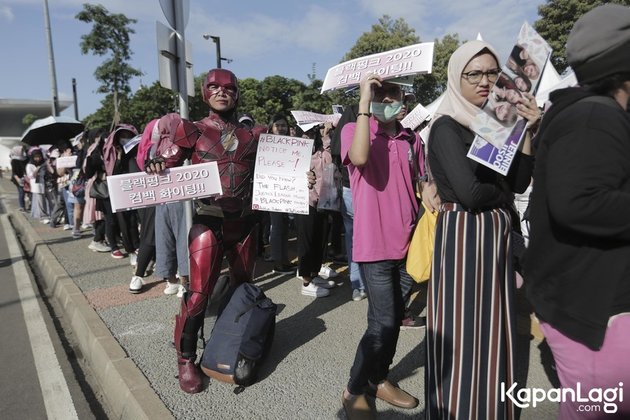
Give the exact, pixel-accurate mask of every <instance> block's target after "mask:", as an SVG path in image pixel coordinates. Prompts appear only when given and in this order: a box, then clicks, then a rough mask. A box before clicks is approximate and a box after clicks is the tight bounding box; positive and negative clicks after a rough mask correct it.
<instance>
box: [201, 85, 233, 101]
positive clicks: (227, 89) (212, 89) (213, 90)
mask: <svg viewBox="0 0 630 420" xmlns="http://www.w3.org/2000/svg"><path fill="white" fill-rule="evenodd" d="M206 89H208V92H209V93H210V96H214V95H218V94H219V92H220V91H223V92H224V93H225V94H226V95H228V96H231V97H232V98H234V97H236V88H235V87H234V86H219V85H215V84H210V85H208V86H206Z"/></svg>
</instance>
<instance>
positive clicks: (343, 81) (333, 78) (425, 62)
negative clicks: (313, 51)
mask: <svg viewBox="0 0 630 420" xmlns="http://www.w3.org/2000/svg"><path fill="white" fill-rule="evenodd" d="M433 45H434V43H433V42H423V43H420V44H415V45H410V46H408V47H403V48H398V49H395V50H391V51H386V52H383V53H378V54H372V55H368V56H365V57H362V58H355V59H354V60H349V61H346V62H345V63H341V64H337V65H336V66H334V67H331V68H330V69H328V71H327V72H326V77H325V78H324V84H323V85H322V90H321V93H324V92H327V91H329V90H334V89H340V88H345V87H349V86H355V85H358V84H359V82H360V81H361V79H362V78H363V76H365V75H366V74H377V75H379V76H380V77H381V78H382V79H383V80H386V79H394V78H398V77H402V76H411V75H416V74H422V73H431V69H432V67H433ZM411 83H412V84H413V80H411Z"/></svg>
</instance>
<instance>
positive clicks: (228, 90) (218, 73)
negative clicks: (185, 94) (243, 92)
mask: <svg viewBox="0 0 630 420" xmlns="http://www.w3.org/2000/svg"><path fill="white" fill-rule="evenodd" d="M221 91H223V92H224V93H225V94H226V95H227V96H230V97H231V98H232V99H234V101H235V102H236V101H238V94H239V91H238V84H237V80H236V76H235V75H234V73H232V72H231V71H229V70H225V69H214V70H210V71H209V72H208V75H207V76H206V80H205V81H204V83H203V86H202V87H201V94H202V96H203V100H204V102H206V103H207V102H208V100H209V99H210V98H211V97H212V96H214V95H218V94H219V93H220V92H221Z"/></svg>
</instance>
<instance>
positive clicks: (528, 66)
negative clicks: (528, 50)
mask: <svg viewBox="0 0 630 420" xmlns="http://www.w3.org/2000/svg"><path fill="white" fill-rule="evenodd" d="M523 73H525V76H527V77H529V80H535V79H538V76H540V68H538V65H537V64H536V63H534V62H533V61H531V60H530V61H527V63H525V65H524V66H523Z"/></svg>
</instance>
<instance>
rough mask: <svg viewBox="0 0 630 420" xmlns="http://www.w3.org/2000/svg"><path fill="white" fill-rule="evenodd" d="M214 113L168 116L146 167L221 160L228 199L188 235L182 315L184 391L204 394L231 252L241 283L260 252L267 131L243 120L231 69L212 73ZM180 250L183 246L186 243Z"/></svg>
mask: <svg viewBox="0 0 630 420" xmlns="http://www.w3.org/2000/svg"><path fill="white" fill-rule="evenodd" d="M201 92H202V96H203V99H204V102H205V103H207V104H208V105H209V106H210V113H209V115H208V116H207V117H206V118H204V119H202V120H201V121H196V122H190V121H187V120H184V119H182V118H181V117H180V116H179V115H177V114H168V115H166V116H164V117H162V118H161V119H160V120H159V122H158V130H159V140H158V142H157V143H156V144H155V145H154V146H153V148H152V150H151V153H150V156H149V160H148V161H147V164H146V165H145V166H146V168H147V172H149V173H156V172H161V171H163V170H164V169H166V168H171V167H175V166H180V165H181V164H182V163H183V161H184V160H185V159H186V158H189V157H190V158H191V159H192V163H193V164H196V163H205V162H216V163H217V165H218V168H219V174H220V177H221V187H222V188H223V195H221V196H219V197H216V198H209V199H203V200H201V201H198V202H197V203H198V204H197V211H196V215H195V216H194V218H193V223H192V227H191V229H190V232H189V234H188V247H189V253H190V282H189V285H188V292H187V293H186V294H185V295H184V298H183V299H182V301H181V302H182V303H181V310H180V313H179V315H177V316H176V317H175V333H174V338H175V348H176V349H177V358H178V368H179V385H180V387H181V389H182V390H183V391H185V392H188V393H191V394H192V393H197V392H200V391H201V389H202V385H203V381H202V372H201V370H200V368H199V366H198V365H197V364H196V363H195V359H196V357H197V354H196V349H197V335H198V332H199V329H200V328H201V327H202V325H203V318H204V314H205V310H206V307H207V305H208V300H209V298H210V296H211V295H212V291H213V289H214V286H215V284H216V281H217V278H218V277H219V273H220V271H221V264H222V260H223V256H224V254H225V255H226V257H227V259H228V263H229V266H230V279H231V280H230V281H231V282H232V284H233V285H236V284H240V283H243V282H251V281H252V278H253V273H254V262H255V260H256V251H257V237H258V235H257V233H256V231H257V223H256V218H255V216H254V214H253V213H252V211H251V195H252V177H253V174H254V164H255V157H256V150H257V147H258V137H259V135H260V133H261V132H263V131H264V128H263V127H253V128H248V127H247V126H245V125H242V124H239V123H238V121H237V113H236V105H237V103H238V98H239V89H238V84H237V79H236V76H235V75H234V74H233V73H232V72H230V71H229V70H225V69H214V70H210V71H209V72H208V74H207V76H206V78H205V81H204V83H203V86H202V89H201ZM178 246H179V244H178Z"/></svg>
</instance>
